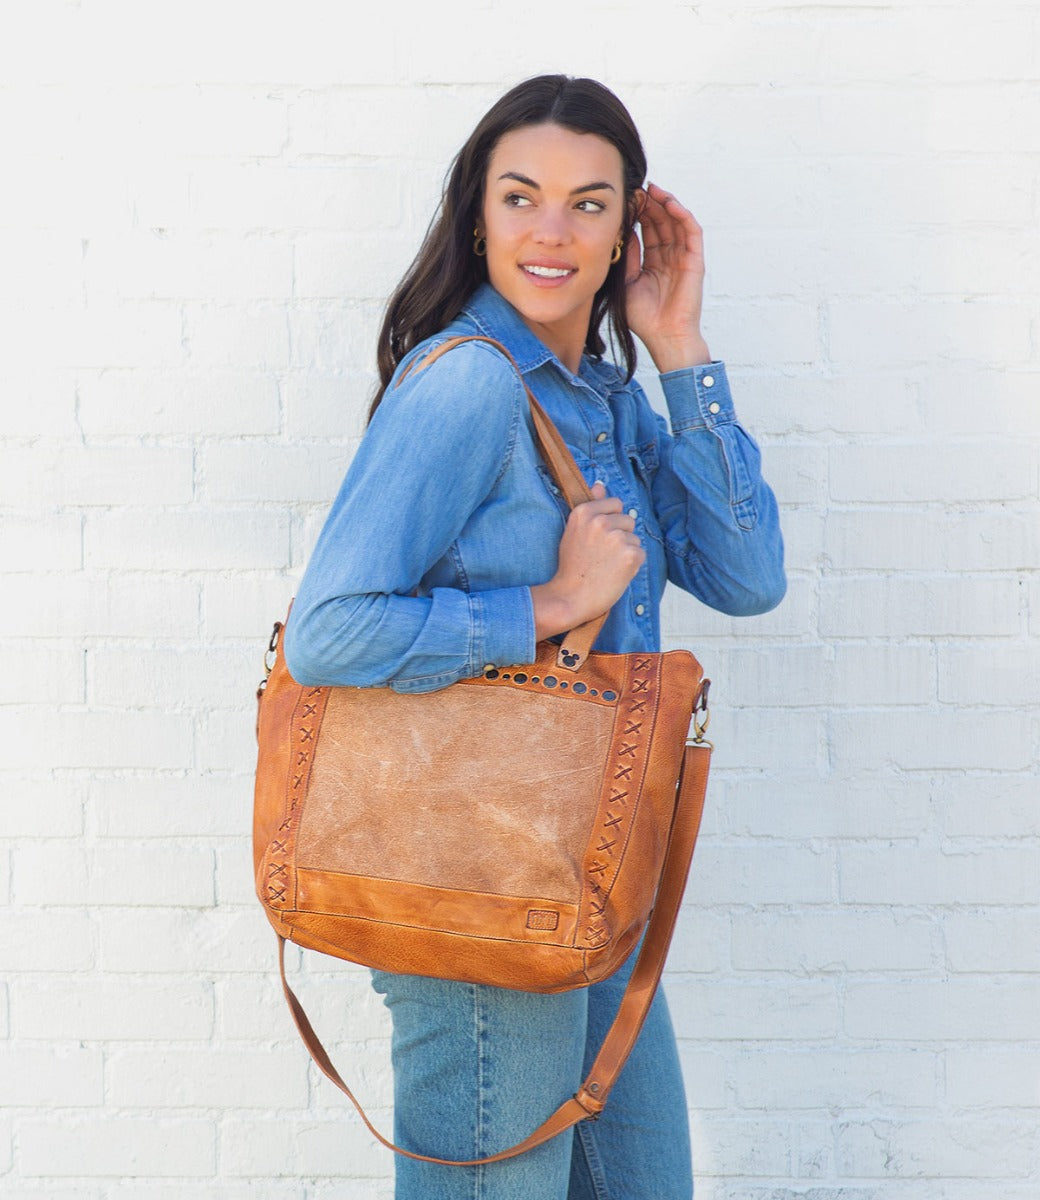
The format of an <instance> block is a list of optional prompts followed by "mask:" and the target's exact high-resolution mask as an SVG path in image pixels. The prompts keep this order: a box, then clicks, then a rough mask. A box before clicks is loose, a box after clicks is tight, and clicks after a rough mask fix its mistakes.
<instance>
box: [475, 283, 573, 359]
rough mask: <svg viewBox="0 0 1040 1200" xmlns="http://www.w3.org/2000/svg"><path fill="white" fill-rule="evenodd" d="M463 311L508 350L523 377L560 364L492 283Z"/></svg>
mask: <svg viewBox="0 0 1040 1200" xmlns="http://www.w3.org/2000/svg"><path fill="white" fill-rule="evenodd" d="M462 311H463V313H464V314H465V315H466V316H467V317H469V319H470V320H471V321H472V322H473V324H474V325H476V327H477V329H478V330H479V331H480V332H481V333H482V334H484V336H485V337H490V338H494V339H495V341H496V342H501V343H502V345H503V346H505V348H506V349H507V350H508V351H509V353H510V354H511V355H512V356H513V357H514V358H515V359H516V362H517V366H519V368H520V370H521V371H523V372H524V374H526V373H527V372H528V371H533V370H535V368H536V367H541V366H544V365H545V363H547V362H556V361H557V360H556V355H555V354H553V352H552V351H551V350H550V349H549V347H548V346H546V344H545V343H544V342H542V341H540V340H539V339H538V338H537V337H535V335H534V334H533V333H532V332H531V331H530V329H528V328H527V326H526V325H525V324H524V321H523V318H522V317H521V316H520V314H519V313H518V312H517V311H516V309H515V308H514V307H513V306H512V305H511V304H510V303H509V301H508V300H506V299H505V297H504V296H502V295H500V294H499V293H498V292H496V291H495V289H494V288H493V287H492V286H491V284H490V283H482V284H481V285H480V287H479V288H477V290H476V291H475V292H474V293H473V295H472V296H470V298H469V299H468V300H467V301H466V303H465V304H464V305H463V308H462ZM561 366H562V364H561ZM567 373H568V375H569V374H570V372H567Z"/></svg>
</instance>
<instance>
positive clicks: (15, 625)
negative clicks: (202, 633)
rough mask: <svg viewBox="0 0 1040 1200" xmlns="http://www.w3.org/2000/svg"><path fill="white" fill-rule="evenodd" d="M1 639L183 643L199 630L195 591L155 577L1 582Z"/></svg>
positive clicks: (189, 583)
mask: <svg viewBox="0 0 1040 1200" xmlns="http://www.w3.org/2000/svg"><path fill="white" fill-rule="evenodd" d="M2 586H3V592H4V610H5V633H6V634H7V635H8V636H15V637H30V638H36V637H45V638H49V637H70V638H71V637H84V636H86V637H106V636H107V637H115V638H123V637H188V636H192V635H194V634H195V633H196V632H197V630H198V611H199V585H198V584H197V583H195V582H194V581H193V580H191V579H185V578H183V577H181V576H177V575H163V574H159V573H156V572H145V573H139V572H135V571H126V572H123V573H120V574H118V575H115V576H112V577H108V576H106V575H101V574H96V573H93V572H92V573H89V574H82V575H78V574H77V575H68V576H66V577H65V578H64V580H63V582H62V586H61V588H60V589H56V588H55V587H54V585H53V581H52V580H48V579H44V578H42V577H41V578H38V579H33V578H30V577H28V576H17V575H7V576H5V577H4V579H3V583H2Z"/></svg>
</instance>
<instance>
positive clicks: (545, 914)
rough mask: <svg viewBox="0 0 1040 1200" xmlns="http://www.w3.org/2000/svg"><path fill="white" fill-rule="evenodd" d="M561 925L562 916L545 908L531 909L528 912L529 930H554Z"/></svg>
mask: <svg viewBox="0 0 1040 1200" xmlns="http://www.w3.org/2000/svg"><path fill="white" fill-rule="evenodd" d="M559 923H560V914H559V913H557V912H551V911H549V910H548V909H545V908H530V909H528V910H527V928H528V929H546V930H553V929H555V928H556V927H557V926H558V925H559Z"/></svg>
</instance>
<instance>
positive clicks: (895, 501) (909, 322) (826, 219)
mask: <svg viewBox="0 0 1040 1200" xmlns="http://www.w3.org/2000/svg"><path fill="white" fill-rule="evenodd" d="M359 7H360V9H361V12H360V15H357V16H355V15H354V11H355V9H358V8H359ZM542 47H549V48H548V49H542ZM546 69H551V70H566V71H570V72H572V73H588V74H593V75H596V76H599V77H601V78H603V79H604V80H605V81H607V82H608V83H610V84H612V85H613V86H615V87H616V88H617V90H618V91H619V92H620V94H621V95H622V96H623V97H624V98H625V99H626V100H627V101H628V103H629V104H630V106H631V108H632V110H633V113H634V115H635V116H636V119H637V121H638V123H639V124H640V126H641V129H642V131H643V134H644V137H645V140H646V142H647V146H648V149H649V153H650V159H651V174H652V177H653V178H656V179H659V180H660V181H661V182H662V183H664V184H666V185H667V186H670V187H672V188H674V189H675V190H676V191H677V192H678V193H679V195H680V196H681V197H683V198H684V199H685V200H686V201H687V202H688V203H689V205H690V206H691V207H692V208H693V210H694V211H695V213H696V214H697V216H698V217H699V219H700V220H701V222H702V223H703V225H704V226H705V229H706V231H707V253H708V262H709V277H708V296H707V303H706V327H707V333H708V337H709V343H710V345H711V346H712V349H713V351H714V352H715V353H716V354H717V355H719V356H722V357H725V358H726V359H728V361H729V363H730V368H731V373H732V376H733V379H734V382H735V386H736V390H737V395H738V404H739V408H740V411H741V413H742V415H743V417H744V420H745V422H746V423H747V424H748V426H749V427H750V428H751V429H752V430H753V431H755V433H756V434H757V435H758V437H759V440H760V441H761V443H762V445H763V450H764V454H765V462H766V466H767V473H768V474H769V476H770V477H771V478H772V479H773V480H774V481H775V483H776V487H777V491H778V494H779V496H780V499H781V501H782V503H783V506H784V528H785V533H786V536H787V543H788V553H789V566H790V575H791V587H790V593H789V596H788V598H787V600H786V601H785V603H784V605H783V606H782V607H781V608H780V609H779V610H778V611H777V612H774V613H772V614H769V615H767V616H764V617H760V618H755V619H752V620H748V621H734V620H730V619H728V618H725V617H722V616H720V615H719V614H714V613H709V612H707V611H706V610H705V609H703V608H701V607H700V606H699V605H698V604H696V603H695V602H694V601H692V600H691V599H689V598H688V597H683V596H681V595H678V594H674V595H669V596H668V598H667V602H666V607H665V614H664V616H665V625H666V629H667V632H668V635H669V639H670V641H671V642H672V644H676V645H688V646H690V647H691V648H693V649H695V650H696V651H697V653H698V654H699V655H700V656H701V658H702V659H703V661H704V662H705V663H706V665H707V666H708V668H709V670H710V673H711V674H712V675H713V676H714V677H715V680H716V684H715V690H714V693H713V696H714V698H715V700H716V714H715V720H714V723H713V732H714V733H715V734H716V736H717V742H718V753H717V760H716V770H715V774H714V778H713V784H712V788H711V796H710V806H709V812H708V815H707V819H706V825H705V835H704V840H703V843H702V845H701V847H700V849H699V851H698V857H697V861H696V865H695V870H694V876H693V880H692V882H691V887H690V893H689V897H688V900H687V903H686V906H685V915H684V920H683V924H682V927H681V929H680V931H679V935H678V940H677V944H676V946H675V949H674V952H673V956H672V959H671V966H670V970H669V979H668V984H669V992H670V996H671V1002H672V1006H673V1010H674V1013H675V1019H676V1025H677V1028H678V1032H679V1037H680V1041H681V1050H682V1055H683V1061H684V1064H685V1068H686V1074H687V1078H688V1081H689V1096H690V1104H691V1126H692V1129H693V1134H694V1141H695V1147H696V1157H697V1170H698V1179H699V1184H698V1188H699V1190H698V1195H699V1197H702V1198H705V1200H1037V1197H1038V1196H1040V1160H1038V1155H1037V1146H1038V1144H1040V1139H1038V1133H1040V957H1038V951H1037V946H1038V944H1040V937H1038V935H1040V901H1038V884H1040V778H1038V774H1040V773H1038V755H1037V746H1038V743H1040V706H1038V699H1040V652H1038V649H1037V646H1038V642H1037V639H1038V637H1040V490H1038V486H1040V485H1038V451H1040V316H1038V314H1040V303H1038V301H1040V283H1038V280H1040V232H1038V230H1040V11H1038V10H1037V8H1036V6H1035V4H1033V3H1026V2H1025V0H987V2H985V3H983V0H959V2H957V3H954V2H952V0H948V2H946V3H942V2H935V0H929V2H928V3H924V2H918V0H910V2H907V3H903V4H901V5H896V6H893V5H891V4H887V3H881V2H880V0H858V2H852V3H840V4H839V3H837V2H834V0H825V2H824V3H820V4H817V5H811V6H806V5H804V4H801V3H795V2H794V0H727V2H724V0H706V2H705V3H701V4H697V5H690V4H680V3H678V2H677V0H608V2H604V3H602V4H599V5H594V6H591V7H590V6H589V5H578V4H560V3H558V2H556V0H552V2H550V0H529V3H528V4H527V5H525V6H523V8H522V10H518V9H517V8H516V7H515V6H498V5H492V4H490V3H488V2H487V0H469V2H466V0H442V2H441V3H438V4H425V5H421V4H419V3H418V0H409V2H408V3H405V4H397V5H393V6H383V7H379V6H375V7H373V6H354V5H344V4H340V3H333V2H332V0H306V2H303V3H298V4H292V5H287V4H275V3H270V2H261V3H251V4H248V5H247V4H245V3H243V2H242V0H216V2H213V0H208V2H207V3H202V0H188V2H186V3H184V4H181V5H178V6H177V7H176V8H169V7H164V8H162V9H161V10H160V9H158V8H156V6H154V5H141V4H134V3H130V2H129V0H34V3H33V4H30V5H21V6H20V7H19V8H18V11H17V12H16V13H15V14H14V15H13V16H9V19H8V21H7V23H6V27H5V36H4V38H3V39H2V40H0V81H2V82H0V129H2V131H3V145H4V163H5V184H4V187H3V189H2V197H0V255H2V260H3V262H4V264H5V267H6V271H5V279H6V286H5V287H4V289H3V300H2V301H0V307H2V310H3V311H2V314H0V316H2V321H3V325H2V328H3V330H4V335H5V336H4V352H3V362H4V375H5V384H4V388H3V394H2V396H3V398H2V400H0V406H2V414H3V420H2V425H0V433H2V435H3V439H4V440H3V445H2V449H0V570H2V572H3V580H2V585H0V586H2V593H0V594H2V597H3V600H2V613H3V625H2V632H0V650H2V657H0V662H2V663H3V667H4V670H3V672H2V673H0V742H2V757H0V782H2V793H0V794H2V796H3V800H2V802H0V813H2V820H0V901H2V902H3V903H4V904H5V906H6V909H5V912H4V916H3V929H4V936H3V940H2V947H0V970H2V972H3V976H2V979H0V1191H2V1193H3V1195H4V1196H5V1197H9V1198H10V1200H43V1198H46V1200H183V1198H185V1197H189V1196H190V1197H192V1200H216V1198H217V1197H219V1198H220V1200H246V1198H247V1197H248V1198H249V1200H274V1198H275V1197H277V1200H332V1198H333V1197H336V1200H344V1198H347V1200H361V1198H362V1197H364V1200H372V1198H375V1200H380V1198H382V1200H386V1198H387V1197H388V1196H389V1195H390V1184H389V1180H390V1174H391V1164H390V1161H389V1158H388V1156H387V1155H386V1153H385V1152H383V1151H382V1150H379V1149H377V1148H376V1147H375V1146H374V1145H373V1144H372V1142H371V1140H370V1139H369V1138H368V1135H367V1134H366V1133H364V1132H363V1131H362V1130H361V1128H360V1126H359V1124H358V1122H357V1121H356V1119H355V1118H354V1117H353V1116H352V1115H351V1114H350V1113H348V1112H347V1109H346V1105H345V1103H341V1098H340V1097H339V1096H338V1094H336V1093H334V1092H333V1089H332V1088H331V1087H330V1086H328V1085H327V1084H326V1083H325V1081H324V1080H323V1079H321V1078H320V1077H319V1076H318V1075H317V1073H316V1072H315V1071H314V1070H313V1068H310V1067H309V1066H308V1065H307V1062H306V1060H305V1057H304V1052H303V1050H302V1048H301V1047H300V1046H299V1045H298V1043H297V1040H296V1037H295V1034H294V1032H293V1030H292V1027H291V1024H290V1022H289V1018H288V1015H287V1013H286V1012H285V1009H284V1004H283V1002H282V1000H281V997H280V994H279V992H278V989H277V988H276V986H275V983H274V978H273V970H274V953H273V952H274V939H273V936H271V934H270V932H269V930H268V929H267V927H266V923H265V922H264V919H263V916H262V914H261V913H260V911H259V908H258V906H257V905H256V904H255V902H254V901H253V899H252V897H251V890H250V878H249V854H250V846H249V828H250V804H251V778H250V773H251V769H252V755H253V742H252V738H253V733H252V721H253V689H254V687H255V685H256V680H257V677H258V675H259V672H260V663H261V656H262V650H263V646H264V644H265V640H266V637H267V633H268V630H269V628H270V623H271V622H272V621H273V620H274V619H275V618H277V617H280V616H281V615H282V613H283V610H284V608H285V605H286V602H287V600H288V598H289V597H290V595H291V594H292V591H293V585H294V580H295V579H296V577H297V576H298V573H299V571H300V570H301V569H302V567H303V564H304V562H305V561H306V557H307V552H308V549H309V547H310V545H311V544H312V543H313V539H314V537H315V536H316V534H317V530H318V528H319V526H320V523H321V519H322V514H323V511H324V506H325V505H326V504H327V502H328V500H329V499H330V498H331V496H332V494H333V492H334V490H335V488H336V486H337V483H338V480H339V478H340V476H341V473H342V471H343V469H344V466H345V464H346V462H347V461H348V460H349V458H350V455H351V453H352V452H353V448H354V447H355V445H356V443H357V439H358V437H359V436H360V434H361V432H362V429H363V426H364V412H365V408H366V405H367V402H368V399H369V396H370V393H371V388H372V383H373V379H374V374H373V355H372V347H373V339H374V331H375V327H376V324H377V321H378V316H379V306H380V303H381V301H382V299H383V297H384V296H385V294H386V292H387V290H388V288H389V287H390V286H391V285H392V284H393V282H394V281H395V279H396V278H397V276H398V275H399V273H400V272H401V270H402V268H403V267H404V265H405V264H406V263H407V262H408V261H409V259H410V257H411V255H412V253H413V252H414V249H415V247H416V246H417V244H418V239H419V237H420V236H421V233H422V231H423V229H424V228H425V225H426V222H427V220H428V218H429V215H430V211H431V205H432V202H433V197H434V196H435V195H436V192H437V189H438V186H439V181H440V179H441V176H442V174H443V171H444V168H445V166H446V164H447V160H448V158H449V157H450V155H451V154H452V153H453V151H454V150H455V149H456V148H457V146H458V144H459V143H460V142H461V140H462V139H463V137H464V136H465V135H466V133H467V132H468V131H469V129H470V127H471V125H472V123H473V121H474V119H475V118H476V117H477V116H478V115H479V114H480V113H481V112H482V111H483V110H484V109H485V108H486V106H487V104H488V103H489V102H490V101H491V100H492V99H493V98H494V97H495V96H496V95H498V94H499V93H500V92H501V91H502V90H504V88H505V87H506V86H507V85H509V84H511V83H513V82H515V81H516V80H518V79H520V78H522V77H524V76H526V75H529V74H533V73H535V72H537V71H540V70H546ZM644 374H646V372H645V371H644ZM647 378H648V382H649V386H650V388H651V390H653V388H654V384H653V381H652V378H650V376H647ZM294 969H295V970H296V972H297V974H298V975H300V976H301V977H302V978H301V986H302V989H303V990H304V992H305V993H306V995H307V1000H308V1003H309V1004H310V1005H311V1007H312V1008H313V1010H314V1014H315V1018H316V1021H317V1022H318V1024H319V1025H320V1027H321V1028H322V1030H323V1031H324V1032H325V1033H326V1035H327V1036H328V1038H329V1040H330V1042H331V1043H333V1044H334V1045H335V1046H336V1048H337V1050H338V1052H339V1054H340V1057H342V1058H343V1059H344V1062H345V1064H346V1070H347V1072H348V1074H350V1075H352V1076H353V1077H355V1078H356V1079H357V1081H358V1084H359V1090H360V1091H361V1092H362V1093H363V1094H364V1095H365V1096H366V1097H367V1098H368V1099H369V1100H370V1102H371V1103H372V1105H373V1108H374V1111H375V1112H376V1114H377V1115H379V1116H380V1117H381V1118H382V1120H383V1121H384V1123H386V1122H388V1120H389V1103H390V1091H389V1082H390V1081H389V1070H388V1065H387V1058H386V1033H387V1025H386V1021H385V1018H384V1015H383V1012H382V1009H381V1007H380V1005H379V1004H378V1002H377V998H376V997H374V995H373V994H372V993H371V992H370V990H369V989H368V987H367V983H366V981H365V978H364V975H363V973H362V972H355V971H352V970H350V969H347V968H342V967H338V966H335V965H332V964H329V963H328V962H326V961H325V960H319V959H317V957H316V956H312V957H309V958H308V959H307V961H306V962H305V963H304V964H303V965H302V966H299V967H296V968H294Z"/></svg>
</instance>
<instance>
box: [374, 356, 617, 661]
mask: <svg viewBox="0 0 1040 1200" xmlns="http://www.w3.org/2000/svg"><path fill="white" fill-rule="evenodd" d="M463 342H487V344H488V345H489V346H493V347H494V348H495V349H496V350H497V351H498V352H499V353H500V354H501V355H502V356H503V357H504V358H505V359H507V360H508V361H509V363H510V364H511V365H512V367H513V370H514V371H515V372H516V374H517V377H518V378H519V380H520V382H521V384H523V388H524V391H525V392H526V393H527V403H528V407H529V408H530V411H531V422H532V424H533V426H534V435H535V440H536V442H537V443H538V449H539V451H540V452H541V455H542V458H543V459H544V460H545V465H546V466H547V467H548V468H549V472H550V474H551V475H552V477H553V479H554V480H555V481H556V486H557V487H558V488H559V489H560V491H561V492H563V494H564V496H565V497H566V500H567V503H568V504H569V505H570V507H571V508H574V507H575V505H577V504H584V502H585V501H586V500H591V499H592V492H591V491H590V490H589V485H588V484H587V483H586V482H585V476H584V475H582V473H581V469H580V468H579V466H578V464H577V463H576V462H575V461H574V455H573V454H571V452H570V450H569V449H568V448H567V443H566V442H565V441H564V440H563V437H562V436H561V435H560V431H559V430H558V429H557V428H556V425H555V424H554V423H553V420H552V418H551V417H550V416H549V414H548V413H547V412H546V411H545V409H544V408H542V406H541V404H539V403H538V400H537V399H536V398H535V394H534V392H532V391H531V389H530V388H529V387H528V385H527V380H526V379H525V378H524V374H523V372H522V371H521V370H520V366H519V364H518V363H517V361H516V359H515V358H514V357H513V356H512V354H510V352H509V351H508V350H507V349H506V348H505V346H503V345H502V343H501V342H498V341H496V340H495V339H494V338H489V337H483V336H481V335H479V334H460V335H459V336H458V337H452V338H448V339H447V341H444V342H441V343H440V345H438V346H435V347H434V348H433V349H432V350H431V351H430V353H429V354H427V355H426V356H425V358H422V359H418V360H416V361H413V362H410V363H409V364H408V366H407V367H406V368H405V369H404V371H403V372H402V373H401V377H400V379H398V381H397V384H398V385H399V384H401V383H402V382H403V381H404V379H405V378H406V377H407V375H408V374H409V373H410V372H411V371H412V370H413V369H414V370H415V371H416V372H418V371H425V370H426V368H427V367H430V366H432V365H433V364H434V363H435V362H436V361H437V359H439V358H441V357H442V356H443V355H445V354H447V353H448V351H449V350H454V349H455V347H456V346H461V345H462V344H463ZM395 386H396V385H395ZM606 619H607V614H606V613H603V614H601V615H600V616H598V617H593V618H592V620H591V621H586V622H585V624H584V625H579V626H577V627H576V628H575V629H572V630H571V631H570V633H568V634H566V635H565V636H564V638H563V639H562V641H561V643H560V650H559V654H558V655H557V658H556V666H557V667H558V668H559V669H560V670H561V671H577V670H578V669H579V668H580V667H581V665H582V663H584V661H585V660H586V659H587V658H588V656H589V654H590V653H591V651H592V647H593V645H594V643H595V641H596V638H598V637H599V633H600V630H601V629H602V628H603V623H604V621H606Z"/></svg>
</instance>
